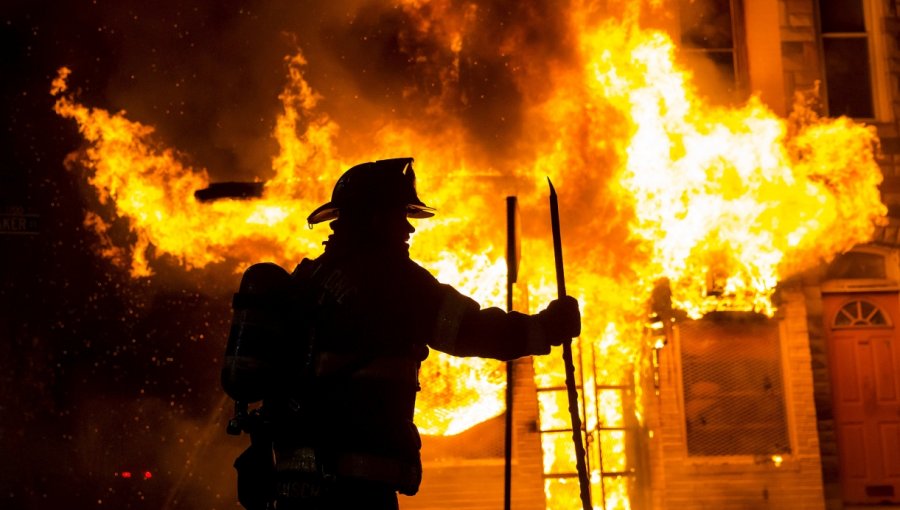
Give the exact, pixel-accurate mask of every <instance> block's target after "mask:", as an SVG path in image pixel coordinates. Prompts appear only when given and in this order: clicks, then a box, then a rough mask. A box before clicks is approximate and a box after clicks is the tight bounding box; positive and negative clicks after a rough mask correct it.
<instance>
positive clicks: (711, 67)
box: [51, 0, 900, 510]
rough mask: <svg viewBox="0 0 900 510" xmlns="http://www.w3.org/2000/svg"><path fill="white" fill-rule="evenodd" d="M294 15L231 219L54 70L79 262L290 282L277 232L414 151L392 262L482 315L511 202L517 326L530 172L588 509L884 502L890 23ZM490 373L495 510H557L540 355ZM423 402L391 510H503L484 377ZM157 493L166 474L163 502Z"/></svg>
mask: <svg viewBox="0 0 900 510" xmlns="http://www.w3.org/2000/svg"><path fill="white" fill-rule="evenodd" d="M306 14H308V13H306ZM322 16H323V19H324V18H326V17H327V20H325V21H322V29H321V30H320V31H317V32H315V34H316V36H315V37H313V36H309V34H308V33H300V34H294V35H293V36H292V37H289V39H290V40H291V43H290V44H291V45H292V48H291V51H289V52H287V54H286V56H285V57H284V61H283V67H282V74H283V75H284V80H283V83H282V84H281V85H279V87H280V90H279V91H278V92H277V94H276V96H277V98H278V105H277V113H276V114H273V120H272V122H271V124H272V125H271V128H272V129H271V131H272V138H271V139H272V140H273V142H272V144H271V147H270V148H271V151H270V153H266V154H267V156H266V157H267V158H268V163H270V165H268V166H267V167H266V168H264V169H263V170H258V171H257V172H256V173H255V174H254V175H242V176H241V177H244V178H246V179H245V180H250V181H255V182H254V183H253V184H250V185H246V186H244V188H245V189H246V188H252V190H253V191H252V193H249V194H247V196H243V197H241V198H240V199H227V198H226V199H219V200H199V199H198V197H197V193H198V191H200V190H208V189H211V188H210V184H211V183H213V182H214V181H225V180H229V181H230V180H233V177H234V176H233V175H224V174H226V173H227V172H226V171H225V170H222V169H216V168H213V167H210V168H205V167H204V166H203V165H200V164H197V163H195V162H192V161H191V159H190V157H189V156H186V155H185V153H186V152H187V151H188V150H189V149H188V148H182V147H180V146H179V145H178V144H177V143H175V142H173V141H171V140H166V139H165V137H164V136H160V135H159V134H158V133H156V132H155V129H154V127H152V125H151V124H152V123H151V122H146V121H142V120H139V119H135V118H132V117H131V116H130V115H129V114H128V113H126V112H119V113H111V112H109V111H107V110H106V109H103V108H102V106H103V105H89V104H88V103H87V102H86V101H85V100H83V99H82V98H81V97H80V96H79V94H78V93H77V91H74V90H73V88H74V87H73V85H72V84H74V83H78V76H79V69H78V68H75V67H73V68H71V69H70V68H68V67H63V68H61V69H59V71H58V74H57V76H56V78H55V79H54V80H53V82H52V85H51V87H52V94H53V97H54V101H55V103H54V106H53V108H54V110H55V111H56V113H57V114H59V115H60V116H62V117H63V118H66V119H72V120H74V121H75V122H77V125H78V128H79V131H80V133H81V135H82V136H83V138H84V145H83V147H82V148H81V149H80V150H79V151H77V152H75V153H73V154H72V155H71V156H70V157H69V158H68V159H67V162H66V164H67V166H68V168H69V169H70V170H72V172H73V173H74V174H76V175H78V176H79V178H80V179H82V180H83V181H84V182H85V183H87V185H88V195H89V196H90V199H89V202H90V207H89V208H88V209H89V210H88V211H87V212H86V215H85V218H84V222H83V224H84V227H85V229H86V230H88V231H89V232H90V233H91V236H92V239H93V246H94V247H95V250H96V251H97V253H99V254H101V255H102V256H103V257H104V258H105V260H108V261H109V263H110V264H113V265H115V266H116V267H120V268H124V269H123V270H125V271H127V272H128V273H129V274H130V275H131V277H132V278H133V279H134V281H138V282H152V281H154V278H160V276H159V275H160V274H161V273H164V274H165V275H166V279H167V281H171V280H175V281H183V280H190V279H191V278H192V276H191V275H193V274H197V273H198V272H205V273H204V274H207V275H208V274H210V273H215V274H217V278H218V279H220V280H229V279H233V281H235V282H236V281H237V280H236V279H237V276H236V275H237V274H239V272H240V270H241V269H243V268H245V267H246V266H247V265H249V264H251V263H253V262H256V261H260V260H272V261H275V262H277V263H279V264H282V265H284V266H292V265H293V264H296V263H297V261H299V260H300V259H302V258H303V257H304V256H310V255H315V254H317V253H318V250H319V245H320V243H321V241H322V240H323V239H324V237H325V235H327V233H324V232H322V231H321V230H309V229H307V228H306V225H305V224H304V222H303V221H302V219H301V218H305V217H306V214H308V212H309V211H311V210H312V209H313V208H314V207H315V206H316V205H318V204H320V203H322V202H324V201H326V200H327V196H328V194H329V193H330V191H331V186H332V184H333V183H334V182H335V181H336V179H337V177H338V176H339V175H340V173H341V172H342V171H343V170H345V169H346V168H348V167H349V166H350V165H352V164H354V163H357V162H360V161H369V160H375V159H381V158H384V157H396V156H406V155H412V156H414V157H415V158H416V168H417V170H418V171H419V179H420V180H419V186H420V192H421V194H422V196H423V197H427V198H426V201H427V202H428V203H429V204H432V203H433V204H435V205H436V206H437V207H438V209H439V211H440V213H439V215H438V216H437V217H436V218H435V219H433V220H429V221H427V222H425V221H423V222H419V223H418V224H417V225H416V227H417V229H418V232H417V233H416V234H415V237H414V239H413V241H412V255H413V257H414V258H415V259H417V260H419V261H421V262H422V264H423V265H425V266H426V267H427V268H429V269H430V270H431V271H432V272H433V273H434V274H435V275H436V276H437V277H438V279H439V280H442V281H445V282H447V283H452V284H454V285H455V286H457V287H459V288H460V289H462V290H464V291H465V292H467V293H469V294H470V295H472V296H473V297H475V298H476V299H478V300H479V302H481V303H482V304H484V305H496V306H502V303H503V298H504V296H503V288H504V281H505V278H506V271H507V268H506V266H505V264H504V262H503V256H504V248H505V246H506V239H505V232H506V229H505V226H504V220H505V215H504V214H503V197H505V196H510V195H515V196H517V197H518V199H519V203H520V206H521V212H522V240H521V243H522V254H523V259H522V268H521V271H520V282H519V283H518V284H517V286H516V288H515V291H516V296H517V298H516V307H517V308H518V309H521V310H529V309H531V310H534V309H538V308H540V307H541V306H542V305H543V304H545V303H546V302H547V301H549V300H550V299H552V298H553V297H554V288H553V285H552V281H553V276H552V267H553V263H552V245H551V244H550V239H549V232H548V229H547V226H548V221H547V219H546V206H545V205H544V204H545V200H546V189H545V187H544V183H545V182H546V177H548V176H549V177H550V178H552V180H553V182H554V183H555V184H556V186H557V188H558V189H559V191H560V204H561V207H562V211H561V212H562V221H563V230H564V239H563V242H564V244H565V245H566V250H567V252H566V253H567V259H566V260H567V274H568V275H569V277H570V282H569V287H570V292H571V293H572V295H575V296H576V297H578V298H579V300H580V301H581V302H582V305H583V314H584V318H585V319H584V328H583V336H582V337H581V338H580V339H578V340H577V341H576V342H575V343H574V345H573V348H574V351H575V359H576V376H577V380H578V384H579V387H580V391H579V397H580V401H581V407H580V409H579V413H580V414H581V416H582V421H583V423H584V431H583V435H584V438H585V443H586V445H587V465H588V468H589V473H590V485H591V490H592V498H593V504H594V507H595V508H603V509H604V510H605V509H610V510H611V509H626V508H635V509H666V508H824V507H828V508H835V509H837V508H842V507H845V505H851V504H871V503H882V502H892V503H898V502H900V465H898V460H897V459H900V435H898V434H900V432H898V430H900V428H898V411H900V407H898V406H900V404H898V400H897V398H898V397H897V394H898V393H900V383H898V375H900V354H898V353H897V352H896V351H895V350H894V349H893V348H892V345H893V344H894V343H896V342H893V339H894V337H895V336H896V335H897V333H896V332H895V331H894V327H895V326H894V324H895V321H897V320H898V317H900V305H898V303H900V302H898V300H897V297H898V292H900V261H898V260H900V255H898V253H900V252H898V248H900V237H898V230H897V225H896V224H895V223H896V222H897V221H898V220H895V219H893V217H892V216H891V215H888V214H887V213H888V211H892V210H893V209H892V206H895V205H896V204H898V203H900V190H898V189H896V188H897V186H896V182H894V181H895V180H896V174H897V172H898V170H897V163H898V161H900V160H898V156H897V155H896V154H900V144H898V143H897V139H898V138H897V137H898V134H897V120H896V118H895V117H896V115H897V114H896V113H895V104H896V103H897V101H898V93H897V92H896V91H895V88H896V86H895V85H894V84H895V83H896V80H897V79H898V77H897V74H896V69H894V67H895V65H894V60H895V59H896V57H897V48H896V47H895V43H896V41H895V38H896V35H897V34H896V32H897V27H898V26H900V25H898V19H900V18H898V17H897V6H896V5H895V3H894V2H893V1H888V0H841V1H824V0H822V1H819V0H753V1H750V0H647V1H644V2H630V1H624V0H622V1H615V0H607V1H599V2H583V1H572V2H569V3H566V4H565V5H564V6H561V5H558V4H557V3H555V2H546V3H542V2H537V3H533V4H531V3H529V4H527V5H526V4H524V3H523V4H521V5H520V4H518V3H510V2H492V1H484V2H480V1H473V2H464V3H454V2H446V1H421V0H407V1H404V2H398V3H396V4H391V5H389V6H388V5H381V4H378V3H371V4H369V3H366V4H365V5H363V6H355V7H353V8H351V7H346V10H345V11H341V12H331V11H329V12H328V13H327V16H325V14H323V15H322ZM307 18H308V16H307ZM304 19H306V18H304ZM312 25H313V24H312V23H311V22H307V25H305V26H312ZM322 41H326V42H327V43H323V42H322ZM323 48H326V49H323ZM206 86H207V87H209V86H210V85H206ZM174 147H179V149H175V148H174ZM254 147H257V146H254ZM257 149H258V147H257ZM260 152H262V153H265V151H260ZM259 159H260V158H258V157H257V158H256V159H255V160H254V161H258V160H259ZM246 173H249V172H246ZM220 189H221V187H220ZM885 204H886V205H885ZM174 274H177V275H180V276H173V275H174ZM229 281H230V280H229ZM167 285H170V286H171V285H176V286H177V285H178V284H177V283H176V284H172V283H167ZM222 313H223V314H225V315H227V309H225V310H223V311H222ZM223 342H224V339H223ZM514 366H515V368H514V380H515V386H514V389H515V391H514V395H515V396H514V402H515V403H516V405H515V406H514V407H513V412H512V414H513V417H514V420H513V422H514V426H513V430H514V433H513V444H514V448H513V482H512V484H513V495H512V501H513V508H553V509H562V508H577V507H579V506H580V503H579V499H578V482H577V478H576V477H575V476H574V474H575V467H574V466H575V463H574V452H573V450H572V447H571V423H570V422H569V419H568V415H567V414H566V398H565V385H564V383H563V379H562V376H563V370H562V366H561V362H560V361H559V356H558V353H554V354H553V355H552V356H550V357H546V358H541V359H534V360H530V359H525V360H519V361H517V362H516V364H515V365H514ZM422 380H423V392H422V394H421V396H420V399H419V410H418V415H417V423H418V424H419V425H420V427H421V428H422V430H423V432H425V433H426V434H427V435H428V436H429V437H428V438H426V441H425V443H426V446H425V450H424V455H425V460H426V478H425V482H424V485H423V489H422V494H420V495H419V496H416V497H415V498H412V499H409V500H403V502H402V505H403V507H404V508H473V509H474V508H495V507H497V506H499V505H500V504H502V497H503V492H502V473H503V462H502V460H503V459H502V456H501V453H500V452H502V443H503V441H504V439H503V435H502V433H501V431H500V429H501V425H500V418H499V417H500V416H502V415H503V413H504V410H505V402H504V398H503V395H504V389H505V382H506V375H505V371H504V367H503V366H502V365H499V364H496V363H492V362H489V361H483V360H459V359H452V358H449V357H443V356H439V355H433V356H432V357H431V358H430V359H429V361H428V363H427V364H426V365H425V366H423V372H422ZM223 404H224V402H218V401H217V403H213V404H210V406H209V408H210V413H209V416H208V417H207V418H208V423H209V424H211V425H210V427H213V426H218V425H224V420H225V418H226V417H225V416H224V414H223V409H224V407H223ZM210 430H212V429H210ZM201 437H202V439H201ZM209 437H210V433H209V431H208V430H206V429H203V432H202V433H198V434H197V435H196V437H194V438H193V442H194V443H195V445H197V446H195V447H194V450H193V451H195V452H200V451H203V450H204V449H205V448H208V442H209V441H210V439H209ZM188 442H192V441H191V440H189V441H188ZM192 459H193V462H197V460H196V458H192ZM224 467H225V468H226V469H225V470H223V471H222V472H223V473H227V471H228V469H227V468H228V466H224ZM132 469H141V470H143V469H145V467H144V466H139V467H138V468H132ZM147 469H149V467H148V468H147ZM176 471H177V470H176ZM129 472H130V471H129ZM135 472H141V471H135ZM147 472H148V473H149V472H151V471H147ZM165 479H166V477H165V473H163V474H160V473H159V470H153V477H152V482H153V483H165ZM185 480H186V475H185V476H176V474H170V481H171V487H172V488H170V489H169V490H168V491H166V494H167V496H166V498H164V501H165V503H166V505H170V504H174V503H173V502H174V501H178V500H179V498H178V497H177V495H178V494H179V493H180V491H181V489H180V487H182V486H183V485H184V484H186V483H188V482H185ZM147 481H148V482H150V480H149V478H148V480H147ZM232 482H233V480H232V479H229V478H227V475H223V479H222V480H221V482H220V483H221V484H223V485H227V484H231V483H232ZM207 483H208V482H207ZM226 490H229V489H222V491H226Z"/></svg>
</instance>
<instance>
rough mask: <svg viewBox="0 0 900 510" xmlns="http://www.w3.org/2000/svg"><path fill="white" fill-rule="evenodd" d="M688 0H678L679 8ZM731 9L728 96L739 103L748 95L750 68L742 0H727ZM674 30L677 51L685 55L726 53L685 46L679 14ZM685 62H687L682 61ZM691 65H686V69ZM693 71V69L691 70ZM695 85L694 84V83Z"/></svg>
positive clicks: (718, 50) (720, 50)
mask: <svg viewBox="0 0 900 510" xmlns="http://www.w3.org/2000/svg"><path fill="white" fill-rule="evenodd" d="M686 1H689V0H678V2H679V10H680V3H681V2H686ZM728 2H729V7H730V9H731V38H732V41H731V43H732V47H731V52H732V53H733V55H734V62H733V65H734V96H733V97H732V98H730V101H731V102H736V103H740V102H743V101H746V100H747V98H748V97H749V95H750V69H749V64H748V62H749V56H748V54H747V52H748V51H749V50H748V48H747V34H746V27H745V24H746V23H745V17H744V0H728ZM676 18H677V19H676V20H675V25H674V30H675V33H677V38H673V39H676V40H677V44H678V48H679V49H678V51H679V52H680V53H682V54H683V55H685V56H689V55H705V54H721V53H726V51H723V50H722V49H703V48H686V47H685V46H684V44H683V41H682V25H681V19H680V14H679V15H678V16H676ZM684 63H685V64H687V62H684ZM690 68H691V67H690V66H689V65H688V69H690ZM692 72H693V70H692ZM695 85H696V84H695Z"/></svg>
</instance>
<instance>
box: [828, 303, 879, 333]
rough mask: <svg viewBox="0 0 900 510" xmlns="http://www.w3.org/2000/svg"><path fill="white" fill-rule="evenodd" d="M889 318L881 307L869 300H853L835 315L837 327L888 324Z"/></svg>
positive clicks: (835, 325)
mask: <svg viewBox="0 0 900 510" xmlns="http://www.w3.org/2000/svg"><path fill="white" fill-rule="evenodd" d="M888 325H889V324H888V321H887V318H886V316H885V314H884V312H882V311H881V309H880V308H878V307H877V306H875V305H874V304H872V303H870V302H868V301H862V300H859V301H851V302H849V303H847V304H846V305H844V306H842V307H841V309H840V310H838V313H837V315H835V317H834V327H835V328H864V327H872V326H875V327H877V326H888Z"/></svg>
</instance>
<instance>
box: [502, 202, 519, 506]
mask: <svg viewBox="0 0 900 510" xmlns="http://www.w3.org/2000/svg"><path fill="white" fill-rule="evenodd" d="M517 213H518V204H517V203H516V197H506V310H507V311H508V312H511V311H512V310H513V284H514V283H516V279H517V278H518V272H519V271H518V270H519V236H518V218H517ZM513 363H514V362H512V361H507V362H506V424H505V437H506V444H505V448H504V458H505V461H506V463H505V464H504V467H503V508H504V510H510V508H511V505H512V447H513V380H514V379H515V377H514V376H515V371H514V369H515V366H514V365H513Z"/></svg>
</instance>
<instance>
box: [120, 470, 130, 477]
mask: <svg viewBox="0 0 900 510" xmlns="http://www.w3.org/2000/svg"><path fill="white" fill-rule="evenodd" d="M122 478H131V471H122Z"/></svg>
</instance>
